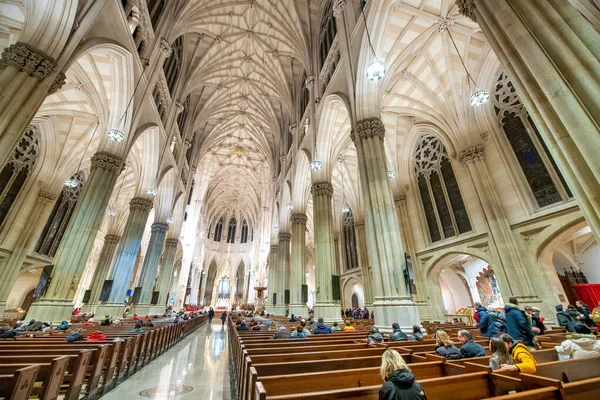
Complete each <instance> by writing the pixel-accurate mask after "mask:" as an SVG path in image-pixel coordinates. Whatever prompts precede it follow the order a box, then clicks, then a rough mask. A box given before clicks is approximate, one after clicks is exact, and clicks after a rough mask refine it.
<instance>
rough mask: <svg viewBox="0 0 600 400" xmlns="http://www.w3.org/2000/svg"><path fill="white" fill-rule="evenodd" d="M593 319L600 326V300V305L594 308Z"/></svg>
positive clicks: (599, 303)
mask: <svg viewBox="0 0 600 400" xmlns="http://www.w3.org/2000/svg"><path fill="white" fill-rule="evenodd" d="M592 321H594V322H595V323H596V325H598V328H600V301H599V302H598V307H596V308H594V309H593V310H592Z"/></svg>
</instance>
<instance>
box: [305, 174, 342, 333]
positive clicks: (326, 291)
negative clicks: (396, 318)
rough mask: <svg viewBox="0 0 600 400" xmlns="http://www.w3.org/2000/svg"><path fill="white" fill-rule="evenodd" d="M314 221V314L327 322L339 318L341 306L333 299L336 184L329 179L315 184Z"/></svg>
mask: <svg viewBox="0 0 600 400" xmlns="http://www.w3.org/2000/svg"><path fill="white" fill-rule="evenodd" d="M312 195H313V221H314V224H315V226H314V229H315V239H314V241H315V289H316V295H317V302H316V304H315V307H314V311H315V317H323V318H324V319H325V321H326V322H333V321H339V320H340V309H341V306H340V305H339V304H336V302H335V301H334V300H333V284H332V278H331V277H332V276H333V275H336V265H335V249H334V241H333V214H332V212H331V209H332V198H333V186H332V185H331V183H329V182H317V183H313V185H312Z"/></svg>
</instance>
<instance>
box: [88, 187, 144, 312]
mask: <svg viewBox="0 0 600 400" xmlns="http://www.w3.org/2000/svg"><path fill="white" fill-rule="evenodd" d="M150 210H152V200H149V199H145V198H141V197H134V198H133V199H131V200H130V201H129V216H128V217H127V222H126V223H125V229H124V231H123V237H122V239H121V243H120V245H119V249H118V250H117V255H116V257H115V260H114V263H113V267H112V270H111V271H110V274H109V278H108V279H109V280H112V281H113V283H112V289H111V290H110V296H109V297H108V301H107V303H108V304H107V305H105V306H103V307H101V308H98V312H99V313H101V314H102V315H107V314H109V315H120V314H121V313H120V311H119V310H121V309H122V308H124V300H125V295H126V294H127V289H129V281H130V279H131V274H132V272H133V268H134V267H135V261H136V259H137V256H138V252H139V251H140V245H141V242H142V236H143V235H144V229H145V228H146V223H147V222H148V215H149V214H150ZM105 308H106V310H105Z"/></svg>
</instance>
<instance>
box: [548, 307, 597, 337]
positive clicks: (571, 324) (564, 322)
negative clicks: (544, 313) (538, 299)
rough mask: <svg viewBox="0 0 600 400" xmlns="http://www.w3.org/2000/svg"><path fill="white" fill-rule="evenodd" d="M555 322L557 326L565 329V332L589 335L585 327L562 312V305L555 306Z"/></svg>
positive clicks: (588, 330)
mask: <svg viewBox="0 0 600 400" xmlns="http://www.w3.org/2000/svg"><path fill="white" fill-rule="evenodd" d="M556 320H557V321H558V325H559V326H561V327H563V328H565V329H566V330H567V332H576V333H584V334H589V333H591V331H590V329H589V328H588V327H587V326H585V325H583V324H582V323H581V322H580V321H578V320H576V319H575V318H573V316H572V315H571V314H569V313H568V312H566V311H564V309H563V306H562V304H559V305H557V306H556Z"/></svg>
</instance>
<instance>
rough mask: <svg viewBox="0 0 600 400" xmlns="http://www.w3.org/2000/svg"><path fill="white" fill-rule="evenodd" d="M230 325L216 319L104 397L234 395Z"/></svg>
mask: <svg viewBox="0 0 600 400" xmlns="http://www.w3.org/2000/svg"><path fill="white" fill-rule="evenodd" d="M230 377H231V374H230V362H229V346H228V343H227V326H225V327H223V326H222V325H221V321H220V320H218V319H215V321H213V324H212V325H208V324H207V325H206V326H203V327H201V328H198V330H196V331H195V332H194V333H192V334H190V336H188V337H187V338H185V339H184V340H182V341H181V342H179V343H178V344H176V345H175V346H173V347H172V348H171V349H170V350H168V351H167V352H165V353H164V354H163V355H161V356H160V357H158V358H157V359H155V360H154V361H152V362H151V363H150V364H148V365H147V366H145V367H144V368H142V369H141V370H140V371H138V372H137V373H136V374H134V375H133V376H131V377H130V378H129V379H127V380H126V381H125V382H123V383H122V384H120V385H119V386H117V387H116V388H115V389H113V390H112V391H111V392H109V393H107V394H106V395H105V396H103V397H102V399H103V400H132V399H133V398H138V399H140V400H142V399H144V398H152V399H192V398H194V399H202V400H220V399H226V400H231V399H235V395H232V392H231V382H230Z"/></svg>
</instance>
